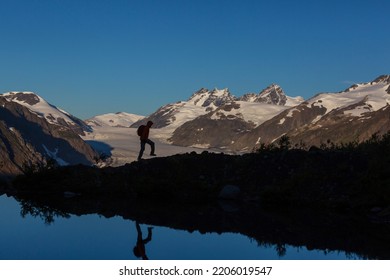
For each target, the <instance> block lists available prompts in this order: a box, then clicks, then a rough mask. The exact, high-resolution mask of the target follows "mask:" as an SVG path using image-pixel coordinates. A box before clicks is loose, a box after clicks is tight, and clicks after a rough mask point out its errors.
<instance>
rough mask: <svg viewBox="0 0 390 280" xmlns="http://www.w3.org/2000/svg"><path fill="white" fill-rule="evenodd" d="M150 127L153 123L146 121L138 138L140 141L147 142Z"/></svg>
mask: <svg viewBox="0 0 390 280" xmlns="http://www.w3.org/2000/svg"><path fill="white" fill-rule="evenodd" d="M152 125H153V122H151V121H148V123H147V124H146V126H145V127H144V129H143V130H142V133H141V136H140V139H141V140H148V139H149V130H150V127H151V126H152Z"/></svg>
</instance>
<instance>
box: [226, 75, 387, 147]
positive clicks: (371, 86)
mask: <svg viewBox="0 0 390 280" xmlns="http://www.w3.org/2000/svg"><path fill="white" fill-rule="evenodd" d="M389 92H390V75H383V76H380V77H378V78H377V79H375V80H373V81H372V82H369V83H362V84H356V85H353V86H351V87H349V88H347V89H346V90H344V91H342V92H338V93H321V94H317V95H315V96H314V97H312V98H310V99H308V100H307V101H305V102H303V103H301V104H300V105H298V106H294V107H292V108H289V109H287V110H285V111H283V112H281V113H280V114H278V115H277V116H275V117H273V118H271V119H270V120H268V121H266V122H264V123H263V124H261V125H259V126H258V127H256V128H255V129H254V130H253V131H251V132H249V133H248V134H246V135H243V136H242V137H241V138H240V139H238V140H237V141H236V142H235V143H234V145H233V146H232V149H238V150H245V149H246V150H248V149H252V148H253V146H254V145H256V144H259V143H270V142H273V141H275V140H276V139H278V138H279V137H280V136H282V135H284V134H286V135H288V136H289V137H290V138H291V139H292V140H293V141H294V142H295V143H299V142H304V143H305V144H307V145H320V144H321V143H324V142H326V141H328V140H330V141H332V142H335V143H336V142H341V141H342V142H348V141H362V140H365V139H367V138H368V137H370V136H371V135H372V134H373V133H376V132H381V133H384V132H387V130H388V129H389V128H390V125H389V119H388V116H386V115H385V114H384V112H387V111H388V110H389V109H388V107H389V103H390V94H389ZM373 119H375V120H376V121H375V122H373V121H372V120H373Z"/></svg>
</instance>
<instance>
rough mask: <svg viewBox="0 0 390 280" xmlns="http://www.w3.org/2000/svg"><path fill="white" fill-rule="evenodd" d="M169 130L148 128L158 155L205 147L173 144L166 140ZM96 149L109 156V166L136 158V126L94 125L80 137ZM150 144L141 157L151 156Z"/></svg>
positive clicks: (137, 137)
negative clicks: (110, 160)
mask: <svg viewBox="0 0 390 280" xmlns="http://www.w3.org/2000/svg"><path fill="white" fill-rule="evenodd" d="M169 133H170V132H169V131H167V130H164V129H153V127H152V128H151V129H150V134H149V138H150V140H152V141H153V142H154V143H155V144H156V151H155V153H156V154H157V156H158V157H166V156H171V155H175V154H184V153H190V152H192V151H195V152H197V153H201V152H203V151H204V150H205V149H198V148H191V147H180V146H174V145H172V144H169V143H167V142H166V140H165V139H166V136H167V135H169ZM82 138H83V139H84V140H85V141H87V142H88V143H89V144H90V145H91V146H92V147H93V148H94V149H95V150H96V151H98V152H99V153H103V154H105V155H109V156H111V158H112V160H113V162H112V163H111V164H110V165H111V166H121V165H124V164H126V163H130V162H133V161H136V160H137V157H138V153H139V150H140V141H139V136H138V135H137V129H136V128H128V127H111V126H101V127H94V132H92V133H87V135H86V136H83V137H82ZM149 154H150V146H149V145H146V149H145V152H144V155H143V159H149V158H152V157H151V156H149Z"/></svg>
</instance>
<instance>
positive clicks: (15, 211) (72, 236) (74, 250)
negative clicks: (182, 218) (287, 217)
mask: <svg viewBox="0 0 390 280" xmlns="http://www.w3.org/2000/svg"><path fill="white" fill-rule="evenodd" d="M0 223H1V231H0V248H2V249H1V250H0V259H103V260H104V259H135V256H134V255H133V252H132V249H133V247H134V245H135V243H136V239H137V232H136V228H135V222H133V221H130V220H124V219H122V218H121V217H113V218H110V219H106V218H104V217H100V216H98V215H96V214H94V215H84V216H81V217H78V216H74V215H72V216H71V218H69V219H65V218H60V217H59V218H55V222H54V223H53V224H51V225H46V224H45V223H44V221H43V220H42V219H40V218H34V217H32V216H29V215H27V216H26V217H25V218H22V217H21V216H20V206H19V204H18V203H17V202H16V201H15V200H14V199H13V198H7V197H6V196H4V195H3V196H1V197H0ZM141 229H142V232H143V237H144V238H146V235H147V225H144V224H141ZM146 253H147V255H148V257H149V258H150V259H161V260H162V259H184V260H186V259H188V260H191V259H233V260H234V259H248V260H249V259H345V258H347V257H346V255H345V254H344V253H337V252H330V253H328V254H326V255H325V254H324V252H323V251H317V250H313V251H308V250H306V249H305V248H296V247H291V246H286V254H285V255H284V256H283V257H279V256H278V255H277V253H276V250H275V246H270V247H266V248H265V247H259V246H258V244H257V242H256V241H254V240H250V239H249V238H248V237H246V236H243V235H240V234H233V233H224V234H217V233H207V234H200V233H199V232H193V233H190V232H188V231H184V230H173V229H169V228H164V227H156V226H155V227H154V228H153V237H152V241H151V242H149V243H148V244H146Z"/></svg>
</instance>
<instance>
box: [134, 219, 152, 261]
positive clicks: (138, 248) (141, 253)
mask: <svg viewBox="0 0 390 280" xmlns="http://www.w3.org/2000/svg"><path fill="white" fill-rule="evenodd" d="M135 227H136V228H137V243H136V244H135V246H134V248H133V253H134V255H135V256H136V257H137V258H142V259H143V260H148V259H149V258H148V257H147V256H146V250H145V244H147V243H148V242H150V241H151V240H152V229H153V227H148V236H147V237H146V238H145V239H143V238H142V231H141V227H140V225H139V223H138V221H136V222H135Z"/></svg>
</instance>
